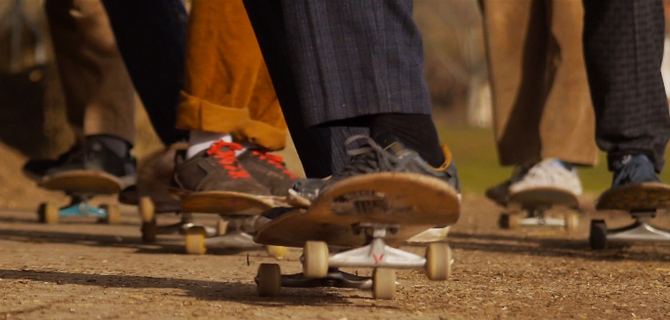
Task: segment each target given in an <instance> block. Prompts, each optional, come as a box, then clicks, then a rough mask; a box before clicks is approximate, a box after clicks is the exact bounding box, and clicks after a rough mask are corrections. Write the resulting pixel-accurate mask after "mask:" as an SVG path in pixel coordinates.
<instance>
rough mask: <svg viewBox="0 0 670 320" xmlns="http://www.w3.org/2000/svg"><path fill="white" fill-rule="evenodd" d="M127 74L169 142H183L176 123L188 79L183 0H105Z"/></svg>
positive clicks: (164, 140) (156, 128)
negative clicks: (178, 105)
mask: <svg viewBox="0 0 670 320" xmlns="http://www.w3.org/2000/svg"><path fill="white" fill-rule="evenodd" d="M103 3H104V5H105V9H107V13H108V14H109V19H110V22H111V25H112V29H113V30H114V35H115V36H116V40H117V42H118V46H119V50H120V51H121V54H122V56H123V60H124V62H125V65H126V67H127V68H128V73H129V74H130V77H131V79H132V81H133V84H134V85H135V88H136V89H137V93H138V94H139V96H140V99H142V102H143V104H144V107H145V109H146V110H147V113H148V114H149V118H150V120H151V123H152V124H153V127H154V129H155V130H156V133H157V134H158V136H159V137H160V138H161V140H162V141H163V143H165V145H170V144H172V143H174V142H175V141H178V140H183V139H184V136H185V133H183V132H178V131H177V130H176V129H175V127H174V125H175V122H176V117H177V116H176V112H177V111H176V110H177V104H178V103H179V91H180V90H181V89H182V87H183V80H184V51H185V46H186V24H187V21H188V16H187V14H186V9H185V7H184V5H183V3H182V1H181V0H144V1H135V0H130V1H127V0H126V1H124V0H103Z"/></svg>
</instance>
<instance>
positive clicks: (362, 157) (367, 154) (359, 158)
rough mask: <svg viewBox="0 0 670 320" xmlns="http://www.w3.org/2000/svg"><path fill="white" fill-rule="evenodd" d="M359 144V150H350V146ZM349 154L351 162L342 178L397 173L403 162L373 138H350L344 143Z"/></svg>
mask: <svg viewBox="0 0 670 320" xmlns="http://www.w3.org/2000/svg"><path fill="white" fill-rule="evenodd" d="M358 141H362V142H359V146H360V147H359V148H357V149H349V146H351V145H352V144H354V143H355V142H358ZM344 145H345V148H346V149H347V154H348V155H350V156H351V157H352V158H351V162H349V164H348V165H347V166H346V167H344V169H342V173H341V175H342V176H352V175H355V174H358V173H373V172H380V171H395V170H396V169H397V168H400V167H401V166H399V164H400V163H401V160H400V159H399V158H398V157H396V156H395V155H393V154H392V153H390V152H388V151H386V150H384V148H382V147H381V146H380V145H379V144H377V143H376V142H375V141H374V140H372V138H370V137H368V136H363V135H356V136H352V137H350V138H348V139H347V140H346V141H345V142H344Z"/></svg>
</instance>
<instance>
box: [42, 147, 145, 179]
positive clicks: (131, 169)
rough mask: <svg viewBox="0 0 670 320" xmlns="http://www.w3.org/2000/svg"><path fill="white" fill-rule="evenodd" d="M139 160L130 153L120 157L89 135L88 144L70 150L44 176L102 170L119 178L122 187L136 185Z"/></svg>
mask: <svg viewBox="0 0 670 320" xmlns="http://www.w3.org/2000/svg"><path fill="white" fill-rule="evenodd" d="M136 166H137V161H136V160H135V158H134V157H133V156H131V155H130V154H129V153H128V154H126V156H124V157H119V156H118V155H117V154H116V153H115V152H114V151H112V150H111V149H109V148H108V147H107V146H106V145H105V144H104V143H103V142H101V141H99V140H97V139H96V138H95V137H87V138H86V145H85V146H84V147H83V148H79V149H76V150H73V151H72V152H69V153H68V154H67V156H66V157H64V161H63V162H62V163H61V164H59V165H57V166H54V167H51V168H49V169H48V170H46V171H45V173H44V176H43V178H48V177H50V176H53V175H55V174H58V173H63V172H67V171H74V170H91V171H101V172H105V173H108V174H111V175H113V176H115V177H117V178H118V179H119V182H120V183H121V187H122V188H126V187H128V186H131V185H134V184H135V180H136V175H135V168H136Z"/></svg>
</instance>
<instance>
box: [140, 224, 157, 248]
mask: <svg viewBox="0 0 670 320" xmlns="http://www.w3.org/2000/svg"><path fill="white" fill-rule="evenodd" d="M156 234H158V226H157V225H156V219H153V220H151V221H149V222H144V221H142V241H144V242H156Z"/></svg>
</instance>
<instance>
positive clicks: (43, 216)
mask: <svg viewBox="0 0 670 320" xmlns="http://www.w3.org/2000/svg"><path fill="white" fill-rule="evenodd" d="M39 186H40V187H42V188H45V189H48V190H55V191H63V192H65V194H67V195H68V196H69V197H70V204H69V205H66V206H65V207H62V208H58V207H57V206H55V205H53V204H51V203H42V204H40V207H39V209H38V211H37V214H38V216H39V221H40V222H43V223H47V224H56V223H58V220H59V219H60V218H65V217H73V216H78V217H97V218H98V219H99V220H101V221H103V222H106V223H108V224H118V223H120V222H121V213H120V211H119V206H118V204H104V205H101V206H100V207H99V208H95V207H93V206H91V205H90V204H89V203H88V202H89V200H91V199H92V198H93V197H94V196H96V195H111V194H115V193H118V192H120V191H121V188H122V184H121V182H120V181H119V179H118V178H117V177H115V176H113V175H111V174H108V173H105V172H100V171H92V170H72V171H67V172H62V173H58V174H55V175H53V176H49V177H45V178H43V179H42V181H41V182H40V184H39Z"/></svg>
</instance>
